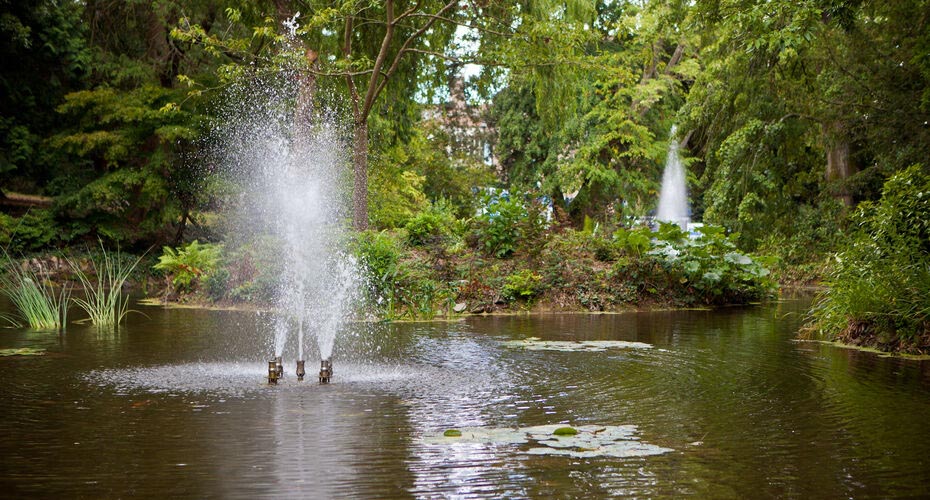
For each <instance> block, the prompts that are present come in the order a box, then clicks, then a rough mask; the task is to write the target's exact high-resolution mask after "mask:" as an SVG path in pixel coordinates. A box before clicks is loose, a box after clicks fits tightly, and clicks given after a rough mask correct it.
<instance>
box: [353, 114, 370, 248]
mask: <svg viewBox="0 0 930 500" xmlns="http://www.w3.org/2000/svg"><path fill="white" fill-rule="evenodd" d="M352 166H353V170H354V173H355V176H354V177H355V186H354V189H353V190H352V202H353V203H352V205H353V208H354V211H353V215H352V225H353V226H355V229H356V230H357V231H364V230H366V229H368V122H367V120H365V119H364V118H362V119H360V120H356V123H355V141H354V144H353V148H352Z"/></svg>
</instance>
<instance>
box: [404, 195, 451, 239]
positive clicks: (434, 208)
mask: <svg viewBox="0 0 930 500" xmlns="http://www.w3.org/2000/svg"><path fill="white" fill-rule="evenodd" d="M455 225H456V220H455V215H454V214H453V213H452V210H451V208H449V207H448V206H447V204H445V203H443V202H440V203H436V204H433V205H431V206H430V208H429V209H428V210H426V211H423V212H420V213H418V214H416V215H415V216H413V217H411V218H410V219H409V220H408V221H407V224H405V225H404V228H405V229H406V230H407V241H408V242H410V244H411V245H414V246H419V245H424V244H426V243H430V242H431V241H435V240H438V239H441V238H442V237H444V236H448V235H449V234H451V232H452V231H453V228H454V227H455Z"/></svg>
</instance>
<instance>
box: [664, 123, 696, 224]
mask: <svg viewBox="0 0 930 500" xmlns="http://www.w3.org/2000/svg"><path fill="white" fill-rule="evenodd" d="M676 131H677V126H676V125H672V130H671V132H669V136H670V139H669V145H668V158H666V159H665V171H664V172H663V173H662V189H661V191H659V209H658V211H657V213H656V219H657V220H660V221H662V222H672V223H675V224H678V225H679V226H680V227H681V228H682V229H687V228H688V223H689V222H691V213H690V212H691V210H690V208H689V207H688V187H687V184H686V179H685V167H684V165H683V164H682V162H681V155H680V154H679V153H678V147H679V146H678V139H677V138H676V137H675V132H676Z"/></svg>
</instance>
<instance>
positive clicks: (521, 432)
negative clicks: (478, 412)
mask: <svg viewBox="0 0 930 500" xmlns="http://www.w3.org/2000/svg"><path fill="white" fill-rule="evenodd" d="M562 429H572V430H574V431H575V434H556V431H559V430H562ZM455 430H457V429H449V430H447V431H445V432H443V433H441V434H440V433H438V432H437V433H434V434H427V435H425V436H423V437H421V438H420V439H419V440H420V442H421V443H423V444H426V445H443V444H447V445H454V444H458V443H467V444H473V445H474V444H487V445H521V444H530V448H528V449H521V450H519V451H518V452H519V453H526V454H530V455H564V456H570V457H574V458H594V457H614V458H627V457H645V456H651V455H661V454H663V453H668V452H670V451H674V450H672V449H671V448H663V447H661V446H656V445H653V444H648V443H643V442H641V441H639V439H638V438H637V437H636V435H635V434H636V426H635V425H582V426H577V427H568V426H565V425H559V424H555V425H537V426H533V427H523V428H519V429H508V428H489V427H470V428H463V429H461V431H460V432H461V435H460V436H453V435H449V434H447V433H448V432H449V431H455ZM563 432H564V431H563Z"/></svg>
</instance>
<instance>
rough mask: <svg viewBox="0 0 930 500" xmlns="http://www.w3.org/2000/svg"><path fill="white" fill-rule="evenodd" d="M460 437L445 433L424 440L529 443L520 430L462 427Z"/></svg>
mask: <svg viewBox="0 0 930 500" xmlns="http://www.w3.org/2000/svg"><path fill="white" fill-rule="evenodd" d="M458 430H459V432H460V433H461V435H460V436H446V435H445V432H442V433H435V434H432V433H431V434H428V435H426V436H424V437H422V438H420V441H422V442H423V443H424V444H447V443H468V444H523V443H527V442H528V440H527V436H526V431H524V430H520V429H494V428H488V427H462V428H461V429H458Z"/></svg>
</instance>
